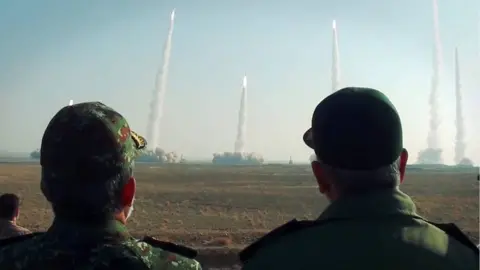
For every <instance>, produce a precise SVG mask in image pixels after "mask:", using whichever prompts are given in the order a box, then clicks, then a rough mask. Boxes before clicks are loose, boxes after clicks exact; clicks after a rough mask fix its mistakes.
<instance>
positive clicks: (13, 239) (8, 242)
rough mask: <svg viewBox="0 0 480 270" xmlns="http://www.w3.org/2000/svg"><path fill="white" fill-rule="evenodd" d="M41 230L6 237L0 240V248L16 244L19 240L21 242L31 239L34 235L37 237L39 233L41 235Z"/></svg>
mask: <svg viewBox="0 0 480 270" xmlns="http://www.w3.org/2000/svg"><path fill="white" fill-rule="evenodd" d="M43 234H44V233H43V232H35V233H29V234H24V235H20V236H14V237H10V238H6V239H2V240H0V248H2V247H5V246H8V245H11V244H16V243H19V242H23V241H26V240H29V239H33V238H34V237H37V236H39V235H43Z"/></svg>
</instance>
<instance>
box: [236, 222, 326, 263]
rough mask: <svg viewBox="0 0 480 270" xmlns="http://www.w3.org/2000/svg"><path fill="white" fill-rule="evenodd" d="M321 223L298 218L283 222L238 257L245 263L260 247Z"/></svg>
mask: <svg viewBox="0 0 480 270" xmlns="http://www.w3.org/2000/svg"><path fill="white" fill-rule="evenodd" d="M320 224H321V222H319V221H310V220H301V221H298V220H296V219H292V220H290V221H289V222H287V223H285V224H283V225H282V226H280V227H278V228H276V229H274V230H272V231H271V232H269V233H267V234H266V235H264V236H263V237H261V238H260V239H258V240H257V241H255V242H253V243H252V244H251V245H249V246H247V247H246V248H245V249H243V250H242V251H240V253H239V254H238V257H239V259H240V261H241V262H242V263H244V262H246V261H247V260H249V259H250V258H252V257H253V256H254V255H255V253H257V252H258V251H259V250H260V249H262V248H264V247H265V246H268V245H270V244H272V243H273V242H276V241H277V240H279V239H280V238H282V237H284V236H286V235H288V234H291V233H294V232H298V231H301V230H303V229H306V228H309V227H312V226H318V225H320Z"/></svg>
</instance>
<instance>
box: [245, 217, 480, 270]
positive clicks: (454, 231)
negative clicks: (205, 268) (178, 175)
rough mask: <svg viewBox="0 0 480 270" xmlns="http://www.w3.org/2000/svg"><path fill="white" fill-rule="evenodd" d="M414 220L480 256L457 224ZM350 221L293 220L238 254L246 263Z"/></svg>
mask: <svg viewBox="0 0 480 270" xmlns="http://www.w3.org/2000/svg"><path fill="white" fill-rule="evenodd" d="M410 218H413V219H419V220H423V221H425V222H427V223H429V224H431V225H433V226H435V227H437V228H438V229H440V230H442V231H443V232H445V233H446V234H447V235H448V236H450V237H451V238H453V239H455V240H457V241H458V242H459V243H461V244H462V245H464V246H466V247H468V248H469V249H471V250H472V251H473V252H474V253H475V254H477V256H479V248H478V247H477V245H475V244H474V243H473V242H472V241H471V240H470V239H469V238H468V236H466V235H465V234H464V233H463V232H462V231H461V230H460V229H459V228H458V227H457V226H456V225H455V224H453V223H434V222H431V221H428V220H425V219H423V218H421V217H418V216H410ZM345 220H349V219H348V218H332V219H325V220H302V221H298V220H296V219H293V220H291V221H289V222H287V223H285V224H284V225H282V226H280V227H278V228H276V229H274V230H272V231H271V232H269V233H267V234H266V235H265V236H263V237H262V238H260V239H258V240H257V241H255V242H254V243H252V244H251V245H250V246H248V247H246V248H245V249H243V250H242V251H240V253H239V254H238V256H239V259H240V261H241V262H242V263H245V262H246V261H247V260H249V259H250V258H252V257H253V256H254V255H255V254H256V253H257V252H258V251H259V250H260V249H262V248H264V247H266V246H268V245H271V244H272V243H274V242H276V241H278V240H279V239H280V238H282V237H284V236H286V235H288V234H291V233H294V232H298V231H301V230H304V229H307V228H311V227H317V226H322V225H324V224H327V223H332V222H337V221H345Z"/></svg>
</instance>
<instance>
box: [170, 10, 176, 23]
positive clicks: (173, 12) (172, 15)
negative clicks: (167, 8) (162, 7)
mask: <svg viewBox="0 0 480 270" xmlns="http://www.w3.org/2000/svg"><path fill="white" fill-rule="evenodd" d="M170 20H171V21H173V20H175V9H173V10H172V14H170Z"/></svg>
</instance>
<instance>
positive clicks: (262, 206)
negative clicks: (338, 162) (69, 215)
mask: <svg viewBox="0 0 480 270" xmlns="http://www.w3.org/2000/svg"><path fill="white" fill-rule="evenodd" d="M39 172H40V168H39V166H38V165H26V164H2V165H0V193H4V192H14V193H17V194H19V195H20V196H21V197H22V198H23V202H22V208H21V217H20V220H19V223H20V225H22V226H25V227H27V228H30V229H32V230H35V231H39V230H45V229H46V228H47V227H48V226H49V224H50V223H51V221H52V213H51V211H50V208H49V205H48V203H47V202H46V201H45V199H44V198H43V196H42V194H41V192H40V190H39V175H40V174H39ZM135 174H136V178H137V184H138V191H137V194H138V195H137V200H136V204H135V211H134V214H133V216H132V219H131V221H130V223H129V228H130V230H131V231H132V232H133V234H134V235H138V236H140V235H150V236H155V237H158V238H161V239H168V240H170V241H174V242H178V243H183V244H187V245H190V246H195V247H198V248H199V249H200V250H201V256H200V258H199V260H201V261H202V260H203V261H204V262H205V261H208V262H207V264H209V263H212V262H215V264H216V265H218V266H220V265H228V264H230V265H231V264H232V262H233V261H234V259H235V252H236V251H237V250H238V249H239V248H241V247H243V246H245V245H246V244H249V243H251V242H252V241H254V240H255V239H256V238H258V237H260V236H262V235H263V234H265V233H266V232H268V231H269V230H270V229H272V228H274V227H276V226H278V225H280V224H282V223H284V222H286V221H288V220H290V219H292V218H299V219H312V218H315V217H316V216H318V215H319V213H320V212H321V211H322V210H323V209H324V208H325V206H326V205H327V201H326V200H325V199H324V198H322V197H321V196H320V195H319V193H318V191H317V189H316V187H315V183H314V180H313V178H312V175H311V173H310V170H309V169H308V167H307V166H280V165H271V166H264V167H215V166H209V165H186V164H184V165H172V166H166V167H150V166H147V165H139V166H137V169H136V171H135ZM402 190H403V191H404V192H406V193H408V194H409V195H411V196H412V197H413V199H414V200H415V201H416V203H417V207H418V209H419V212H420V214H422V215H424V216H425V217H426V218H428V219H430V220H432V221H437V222H454V223H456V224H457V225H458V226H459V227H460V228H462V229H463V231H465V232H466V233H467V234H468V235H469V236H470V237H471V238H472V239H473V240H474V241H475V242H478V235H479V197H478V196H479V189H478V181H477V180H476V176H475V175H473V174H459V173H451V174H450V173H433V172H432V173H414V172H409V173H407V179H406V181H405V183H404V185H403V186H402Z"/></svg>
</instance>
